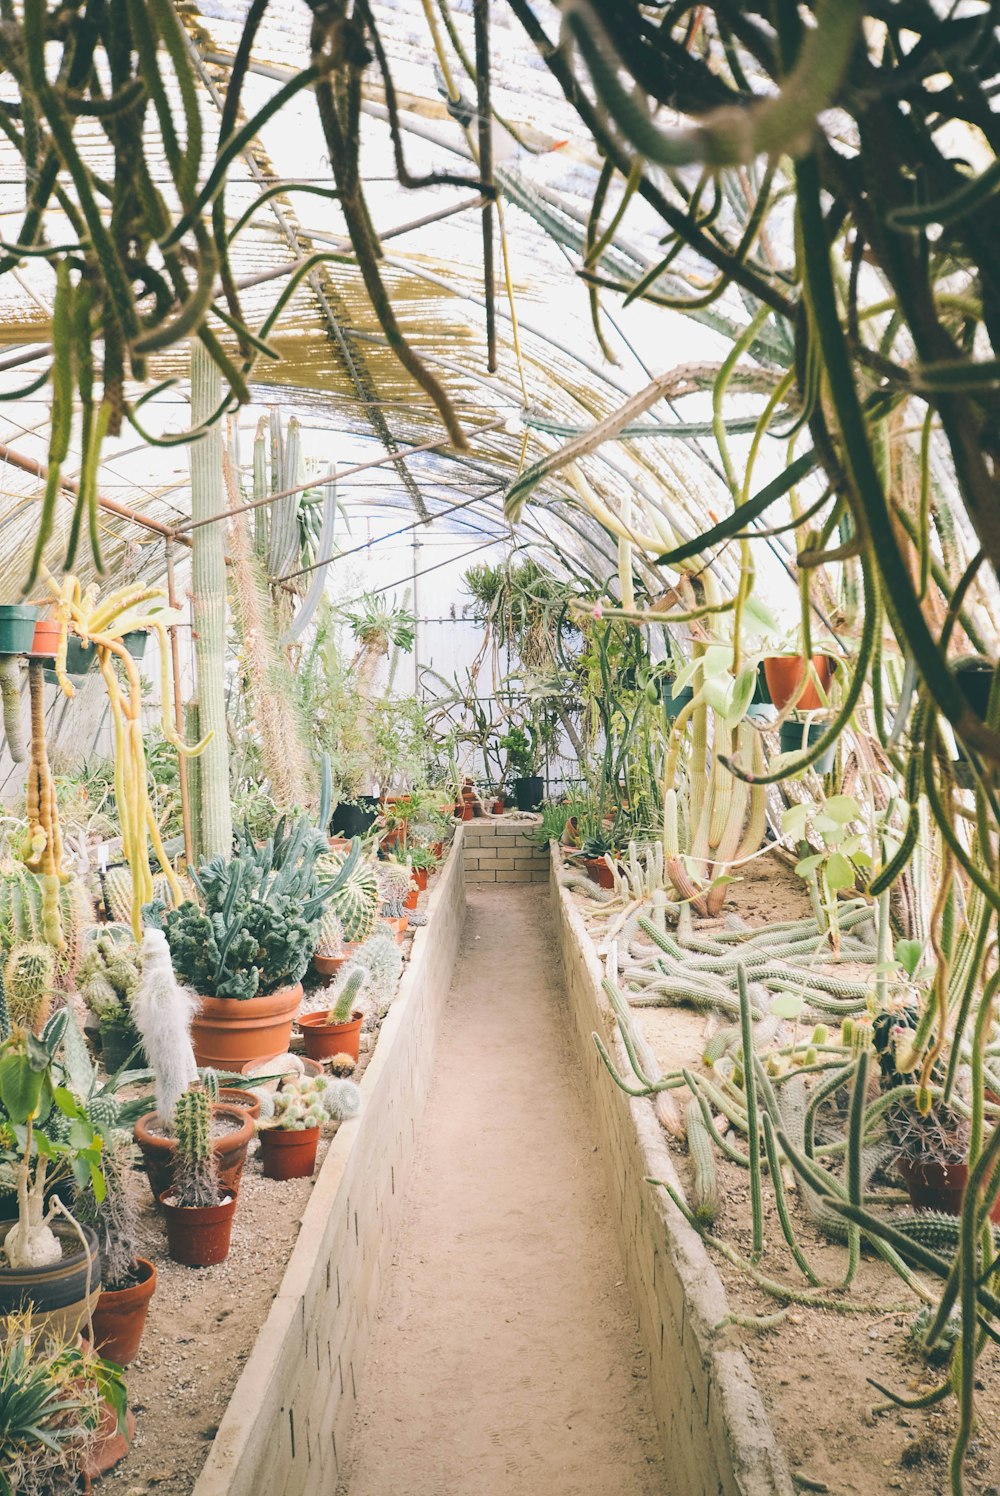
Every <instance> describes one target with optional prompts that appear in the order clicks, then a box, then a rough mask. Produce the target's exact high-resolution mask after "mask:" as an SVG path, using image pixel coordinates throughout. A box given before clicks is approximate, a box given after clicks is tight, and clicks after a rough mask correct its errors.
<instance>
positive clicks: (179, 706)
mask: <svg viewBox="0 0 1000 1496" xmlns="http://www.w3.org/2000/svg"><path fill="white" fill-rule="evenodd" d="M164 549H165V550H166V554H167V602H168V603H169V605H170V607H171V608H176V607H177V606H178V604H177V593H176V590H175V588H174V547H173V542H172V541H170V540H168V541H167V543H166V546H165V548H164ZM167 632H168V633H169V635H170V664H171V668H172V670H173V675H174V718H175V720H176V722H177V731H178V733H179V734H180V735H181V736H183V734H184V696H183V692H182V691H181V659H180V644H179V642H178V638H177V625H176V623H172V624H170V626H169V628H168V630H167ZM187 770H188V766H187V754H185V753H180V752H178V754H177V780H178V784H179V785H180V791H181V825H182V826H183V828H184V858H185V861H186V862H187V865H188V867H190V866H191V864H192V863H193V862H194V836H193V834H192V829H191V800H190V797H189V794H188V776H187Z"/></svg>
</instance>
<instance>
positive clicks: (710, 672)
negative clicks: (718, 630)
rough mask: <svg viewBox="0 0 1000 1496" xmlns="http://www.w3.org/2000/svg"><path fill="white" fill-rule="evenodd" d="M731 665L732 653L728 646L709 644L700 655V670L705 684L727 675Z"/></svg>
mask: <svg viewBox="0 0 1000 1496" xmlns="http://www.w3.org/2000/svg"><path fill="white" fill-rule="evenodd" d="M732 663H733V651H732V647H731V646H730V645H728V644H710V645H709V646H708V648H707V649H706V651H705V653H704V654H703V655H702V669H703V670H704V672H705V680H706V682H707V681H710V680H713V679H717V678H718V677H719V676H723V675H728V674H729V667H730V665H731V664H732Z"/></svg>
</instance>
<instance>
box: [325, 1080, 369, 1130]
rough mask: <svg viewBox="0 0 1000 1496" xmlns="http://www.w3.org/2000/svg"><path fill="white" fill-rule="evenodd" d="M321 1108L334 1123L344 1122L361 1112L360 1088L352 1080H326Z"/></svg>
mask: <svg viewBox="0 0 1000 1496" xmlns="http://www.w3.org/2000/svg"><path fill="white" fill-rule="evenodd" d="M323 1107H324V1109H325V1111H326V1115H327V1116H328V1117H330V1118H331V1119H332V1120H333V1121H334V1122H346V1121H347V1120H348V1119H349V1118H350V1117H356V1116H357V1115H358V1112H359V1111H360V1110H361V1087H360V1086H356V1085H355V1084H354V1082H353V1081H352V1080H338V1079H336V1078H334V1079H333V1080H328V1081H327V1082H326V1084H325V1085H324V1087H323Z"/></svg>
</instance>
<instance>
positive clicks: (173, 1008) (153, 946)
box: [133, 926, 253, 1200]
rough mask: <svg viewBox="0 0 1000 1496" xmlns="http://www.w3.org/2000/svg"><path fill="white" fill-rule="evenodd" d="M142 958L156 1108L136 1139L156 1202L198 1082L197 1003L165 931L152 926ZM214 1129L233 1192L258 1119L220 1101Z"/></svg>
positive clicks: (220, 1164) (169, 1175) (140, 994)
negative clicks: (184, 1105) (183, 1102)
mask: <svg viewBox="0 0 1000 1496" xmlns="http://www.w3.org/2000/svg"><path fill="white" fill-rule="evenodd" d="M141 958H142V978H141V981H140V983H139V987H138V990H137V992H136V996H135V1003H134V1008H133V1012H134V1016H135V1022H136V1027H137V1028H138V1030H139V1032H140V1034H141V1035H142V1038H143V1042H144V1045H145V1048H146V1051H147V1053H148V1055H149V1060H150V1064H151V1066H152V1070H153V1077H154V1080H155V1084H156V1108H155V1110H154V1111H151V1112H145V1113H144V1114H143V1115H142V1116H140V1117H139V1118H138V1120H137V1121H136V1123H135V1129H134V1134H133V1135H134V1137H135V1141H136V1143H137V1144H138V1145H139V1151H140V1153H141V1154H142V1161H143V1164H144V1166H145V1169H146V1175H147V1178H148V1179H149V1187H150V1189H151V1190H152V1192H153V1199H154V1200H159V1198H160V1195H161V1194H162V1193H163V1191H164V1190H165V1189H166V1188H167V1187H168V1185H169V1184H170V1183H171V1180H172V1179H173V1173H174V1163H175V1159H176V1154H177V1132H176V1126H175V1115H176V1109H177V1103H178V1100H179V1098H180V1097H181V1096H182V1095H183V1094H184V1092H185V1090H186V1089H187V1087H188V1086H190V1085H192V1084H193V1083H194V1082H196V1081H197V1080H198V1067H197V1064H196V1062H195V1057H194V1050H193V1048H192V1045H191V1023H192V1019H193V1013H194V1003H193V1001H192V998H191V996H190V994H188V993H186V992H184V991H183V990H182V989H181V988H180V987H179V986H178V985H177V980H176V978H175V976H174V973H173V968H172V966H171V963H170V953H169V951H168V949H167V944H166V938H165V936H164V934H163V931H162V930H157V929H155V928H154V927H152V926H151V927H150V928H149V929H147V930H146V932H145V934H144V935H143V941H142V950H141ZM210 1131H211V1134H212V1149H213V1153H214V1155H215V1168H216V1172H217V1174H218V1176H219V1179H220V1181H221V1183H222V1184H223V1185H224V1186H225V1187H226V1188H227V1189H232V1190H235V1189H236V1188H237V1187H238V1185H239V1180H240V1177H241V1175H242V1173H243V1165H244V1163H245V1162H246V1156H247V1149H248V1147H249V1146H250V1141H251V1139H252V1138H253V1119H252V1118H251V1117H250V1116H249V1114H248V1112H247V1111H246V1109H245V1108H243V1107H236V1106H231V1105H228V1104H226V1103H224V1102H220V1103H219V1104H218V1105H216V1106H215V1107H214V1108H213V1109H212V1122H211V1128H210Z"/></svg>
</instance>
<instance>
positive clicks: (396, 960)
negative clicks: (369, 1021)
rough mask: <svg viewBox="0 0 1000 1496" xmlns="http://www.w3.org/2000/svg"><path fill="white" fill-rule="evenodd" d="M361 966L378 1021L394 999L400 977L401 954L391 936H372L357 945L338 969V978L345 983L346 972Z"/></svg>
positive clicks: (401, 968) (386, 934)
mask: <svg viewBox="0 0 1000 1496" xmlns="http://www.w3.org/2000/svg"><path fill="white" fill-rule="evenodd" d="M356 966H361V967H363V968H364V970H366V971H367V972H368V977H369V982H370V987H369V989H367V991H366V995H368V993H369V992H370V996H371V999H372V1001H373V1003H374V1006H375V1011H376V1013H377V1015H378V1016H379V1017H380V1018H382V1017H384V1016H385V1014H386V1013H387V1012H388V1011H389V1006H390V1004H391V1003H392V1000H393V998H394V997H395V996H396V989H397V988H398V986H399V979H400V977H401V976H402V974H403V953H402V951H401V950H400V948H399V946H398V945H397V944H396V942H395V940H394V939H393V937H392V936H391V935H390V934H388V933H387V932H383V933H380V934H378V935H373V936H372V938H371V940H366V941H365V943H364V945H362V946H359V947H358V949H357V950H356V951H355V952H354V955H353V956H352V957H351V959H350V961H349V962H348V963H347V964H346V965H345V966H343V967H342V968H341V971H340V978H341V980H342V981H343V980H345V979H346V976H347V974H348V973H349V972H350V970H351V969H352V968H354V967H356Z"/></svg>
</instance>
